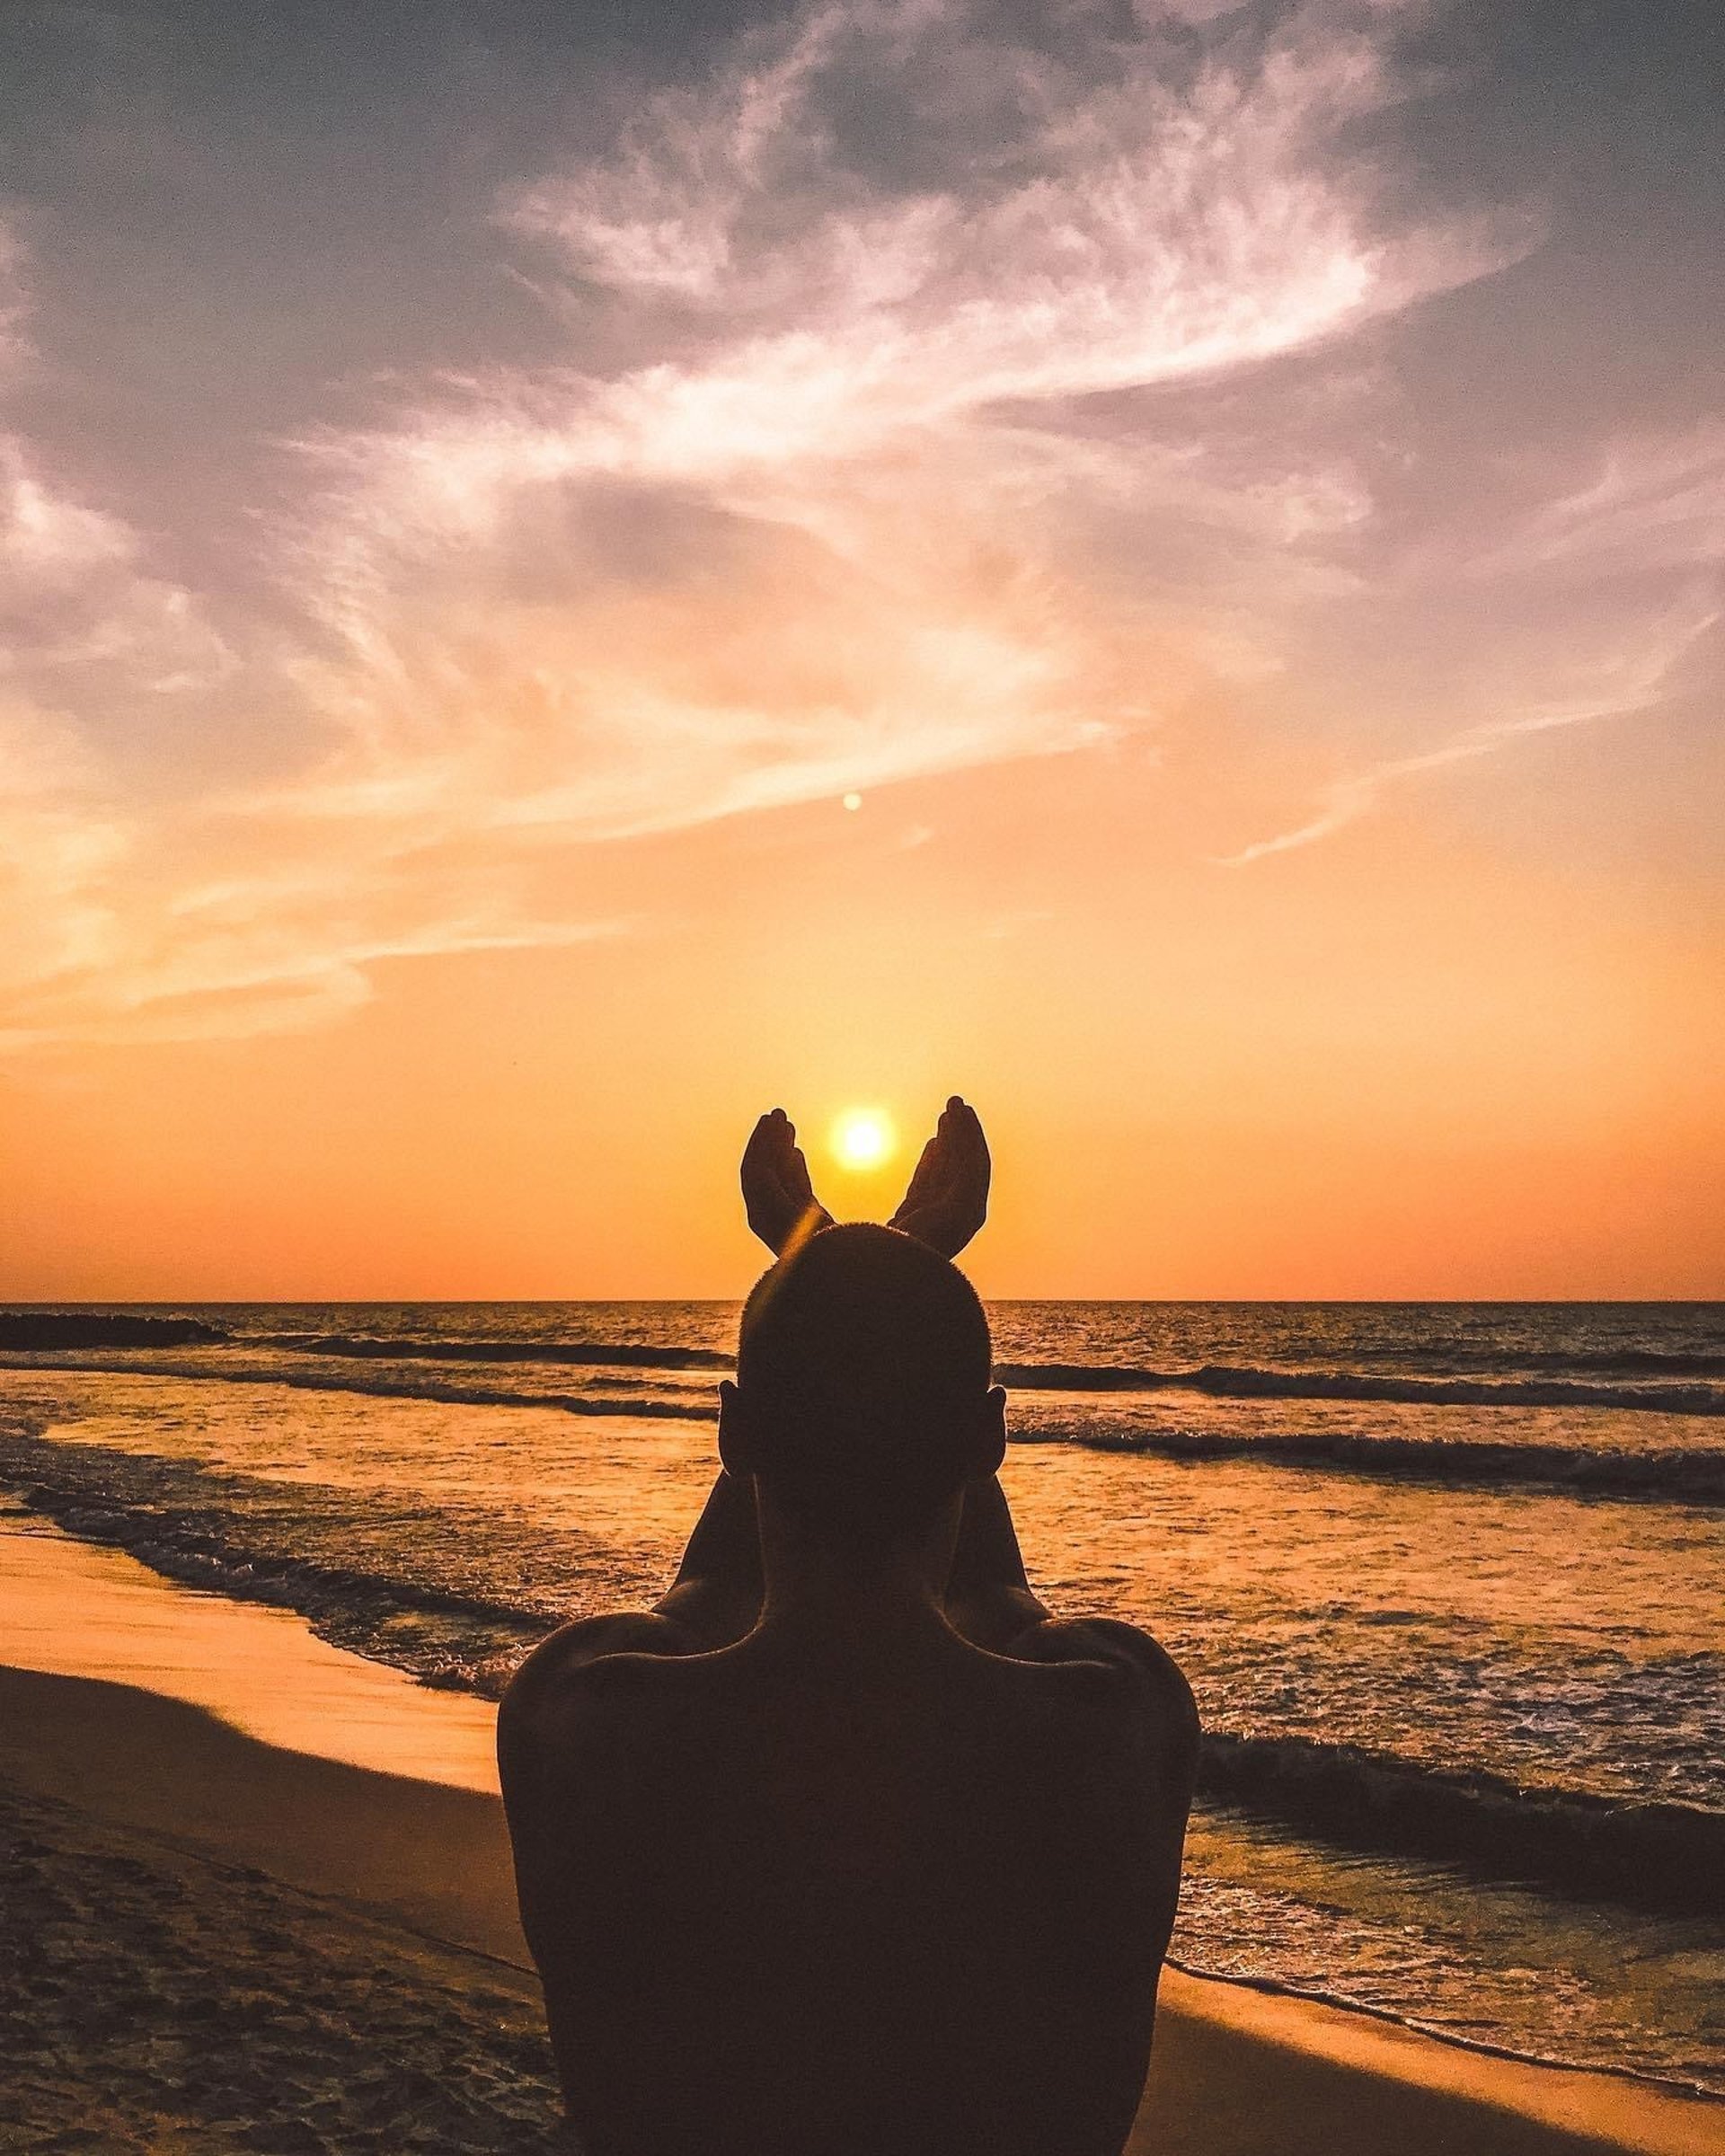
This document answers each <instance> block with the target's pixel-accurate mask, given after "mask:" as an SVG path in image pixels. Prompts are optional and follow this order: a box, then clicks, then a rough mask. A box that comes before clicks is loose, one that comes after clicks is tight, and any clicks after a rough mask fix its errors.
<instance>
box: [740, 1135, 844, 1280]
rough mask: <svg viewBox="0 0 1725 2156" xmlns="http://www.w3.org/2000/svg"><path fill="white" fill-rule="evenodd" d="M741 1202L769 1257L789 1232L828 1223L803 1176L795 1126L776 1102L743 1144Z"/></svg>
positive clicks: (804, 1168) (810, 1231)
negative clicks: (776, 1106)
mask: <svg viewBox="0 0 1725 2156" xmlns="http://www.w3.org/2000/svg"><path fill="white" fill-rule="evenodd" d="M743 1207H744V1210H745V1211H746V1212H747V1215H748V1224H749V1226H750V1227H751V1228H753V1229H754V1231H755V1233H756V1234H757V1235H758V1236H759V1237H760V1239H761V1241H763V1242H764V1243H765V1245H766V1247H767V1249H768V1250H771V1251H772V1253H773V1255H774V1257H775V1258H777V1257H779V1256H780V1255H781V1254H782V1253H783V1250H784V1247H785V1245H786V1244H787V1243H788V1242H790V1241H791V1240H792V1237H793V1236H795V1235H797V1234H799V1233H801V1234H802V1235H805V1236H807V1235H812V1234H813V1233H815V1231H816V1229H818V1228H830V1227H831V1226H832V1224H833V1216H832V1215H831V1214H830V1213H829V1212H828V1211H827V1208H826V1206H823V1205H822V1204H821V1203H820V1201H819V1199H818V1198H817V1197H816V1196H815V1191H814V1186H813V1184H812V1183H811V1182H810V1181H809V1163H808V1162H807V1161H805V1160H804V1159H803V1157H802V1149H801V1146H799V1144H797V1127H796V1125H795V1124H794V1123H792V1120H791V1118H790V1117H789V1116H787V1115H786V1114H785V1112H784V1110H783V1109H782V1108H775V1109H773V1111H772V1112H771V1114H769V1115H765V1116H763V1117H762V1118H761V1119H760V1121H759V1122H758V1123H757V1124H756V1126H755V1127H754V1129H753V1130H752V1131H751V1132H750V1134H749V1139H748V1144H747V1145H745V1146H744V1148H743Z"/></svg>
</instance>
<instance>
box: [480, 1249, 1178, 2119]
mask: <svg viewBox="0 0 1725 2156" xmlns="http://www.w3.org/2000/svg"><path fill="white" fill-rule="evenodd" d="M973 1311H974V1322H971V1313H972V1312H973ZM835 1312H836V1315H835ZM859 1313H860V1314H859ZM918 1313H922V1316H924V1317H927V1318H928V1319H929V1322H928V1323H927V1324H923V1323H922V1322H921V1319H920V1318H919V1314H918ZM931 1313H932V1314H931ZM955 1313H956V1320H957V1333H958V1334H959V1335H963V1334H965V1333H966V1329H967V1326H969V1336H968V1337H966V1338H960V1339H957V1350H956V1354H955V1352H954V1338H955V1336H954V1326H953V1320H954V1316H955ZM907 1324H908V1327H909V1331H910V1333H911V1334H912V1335H918V1334H920V1337H919V1338H910V1339H907V1338H906V1327H907ZM859 1326H860V1327H861V1330H860V1331H859V1330H858V1328H859ZM835 1328H836V1330H835ZM978 1329H980V1330H979V1331H978ZM889 1341H892V1342H897V1343H898V1350H897V1352H895V1353H893V1354H892V1355H890V1356H888V1357H887V1358H886V1363H885V1364H884V1365H883V1364H882V1362H881V1358H880V1355H879V1353H878V1350H879V1348H880V1346H881V1345H882V1344H883V1343H886V1342H889ZM986 1355H987V1349H986V1327H985V1326H983V1325H982V1321H981V1313H980V1310H979V1307H976V1306H975V1305H974V1297H971V1296H970V1295H969V1289H968V1287H966V1286H965V1285H964V1284H963V1282H962V1280H961V1279H960V1276H958V1275H957V1274H955V1273H953V1272H952V1270H951V1267H950V1266H946V1265H944V1263H943V1262H942V1259H939V1258H935V1257H931V1255H930V1254H929V1252H928V1251H926V1250H922V1249H921V1248H919V1247H918V1246H917V1245H916V1244H915V1243H912V1242H910V1241H907V1239H906V1238H905V1237H903V1236H897V1235H893V1234H892V1233H890V1232H889V1231H887V1230H881V1229H873V1230H868V1229H862V1230H852V1229H844V1230H833V1231H829V1232H828V1233H823V1234H821V1235H819V1236H818V1237H817V1238H816V1239H815V1240H814V1241H812V1242H810V1243H809V1245H808V1247H807V1248H806V1249H805V1250H802V1251H801V1253H800V1254H798V1255H797V1256H796V1257H795V1258H794V1259H792V1260H791V1261H790V1264H789V1265H788V1266H787V1265H783V1264H782V1265H781V1267H779V1268H775V1272H774V1274H772V1275H769V1276H768V1277H767V1281H766V1282H765V1283H764V1284H763V1289H762V1290H757V1293H756V1299H755V1300H754V1301H753V1302H752V1303H751V1316H750V1319H749V1320H746V1323H745V1337H744V1344H743V1349H742V1353H741V1355H740V1356H739V1387H738V1388H737V1390H735V1391H731V1390H730V1388H727V1389H726V1392H727V1397H726V1401H725V1410H724V1415H723V1418H722V1420H721V1448H722V1450H723V1452H724V1454H725V1458H726V1461H727V1464H728V1466H729V1467H730V1469H731V1470H732V1471H733V1472H732V1473H731V1474H730V1476H728V1477H724V1478H721V1483H720V1485H719V1487H718V1489H716V1490H715V1493H714V1497H713V1499H712V1502H711V1503H710V1505H709V1507H708V1511H707V1514H706V1515H704V1517H703V1524H702V1527H701V1528H700V1529H699V1530H697V1533H696V1536H695V1538H694V1542H692V1543H691V1547H690V1554H689V1558H688V1559H687V1560H686V1563H685V1568H684V1572H683V1574H682V1575H680V1576H679V1582H678V1585H677V1586H676V1587H675V1588H674V1589H673V1590H672V1593H671V1594H670V1595H668V1597H667V1598H666V1601H665V1602H664V1603H663V1604H661V1605H660V1609H659V1613H656V1614H654V1615H651V1616H642V1617H638V1618H626V1617H625V1618H613V1619H598V1620H594V1621H589V1622H588V1623H585V1624H579V1625H574V1626H571V1627H569V1628H568V1629H567V1630H565V1631H563V1632H562V1633H560V1634H558V1635H556V1636H555V1637H554V1638H553V1639H551V1640H549V1641H547V1642H546V1644H545V1646H544V1648H541V1649H540V1650H539V1651H538V1653H537V1654H536V1655H535V1657H533V1658H532V1660H531V1661H530V1662H529V1663H528V1665H527V1666H526V1668H525V1669H524V1671H523V1672H522V1674H521V1676H520V1677H519V1678H518V1679H517V1683H516V1685H515V1686H514V1687H513V1688H512V1690H511V1692H510V1695H509V1700H508V1701H506V1705H505V1710H504V1715H503V1718H502V1722H501V1725H500V1754H501V1759H502V1764H503V1772H504V1786H505V1795H506V1798H507V1799H508V1802H509V1817H510V1825H511V1830H512V1833H514V1836H515V1842H516V1855H517V1874H518V1878H519V1883H520V1888H521V1902H522V1913H523V1919H524V1922H525V1925H526V1931H527V1936H528V1940H529V1943H530V1944H531V1946H532V1948H533V1950H534V1954H535V1959H536V1961H537V1962H538V1964H539V1967H540V1970H541V1974H542V1975H543V1977H544V1987H545V1997H546V2004H547V2010H548V2013H549V2017H550V2021H551V2028H552V2036H553V2043H554V2046H555V2048H556V2053H557V2058H558V2063H559V2067H560V2070H561V2072H562V2078H563V2081H564V2085H565V2089H566V2092H567V2095H568V2099H569V2106H570V2111H571V2117H572V2118H573V2120H574V2121H575V2123H576V2125H577V2126H578V2127H579V2129H580V2130H581V2132H582V2134H583V2136H584V2138H585V2140H586V2143H587V2144H588V2147H589V2149H590V2150H591V2151H592V2152H593V2156H697V2152H699V2156H924V2152H926V2156H984V2152H987V2156H1117V2152H1118V2151H1119V2148H1120V2146H1121V2144H1122V2143H1123V2142H1124V2140H1125V2138H1126V2134H1127V2132H1128V2128H1129V2126H1130V2124H1131V2120H1132V2116H1133V2114H1134V2111H1135V2109H1136V2107H1137V2100H1138V2096H1139V2092H1140V2090H1141V2088H1142V2084H1143V2080H1144V2073H1145V2067H1146V2062H1147V2059H1148V2054H1149V2043H1150V2033H1151V2023H1152V2018H1153V2014H1154V1999H1155V1985H1156V1979H1157V1975H1158V1974H1159V1971H1160V1966H1161V1961H1162V1957H1163V1952H1164V1950H1165V1948H1166V1944H1167V1939H1168V1932H1169V1929H1170V1926H1171V1924H1172V1917H1173V1907H1174V1900H1175V1895H1176V1892H1177V1888H1178V1880H1179V1865H1180V1850H1181V1836H1182V1833H1183V1829H1184V1823H1185V1814H1186V1807H1187V1802H1188V1798H1189V1795H1190V1775H1191V1768H1192V1752H1193V1745H1194V1739H1195V1719H1194V1717H1193V1715H1192V1711H1191V1707H1190V1694H1189V1693H1188V1692H1187V1691H1186V1688H1185V1686H1184V1683H1183V1681H1182V1680H1181V1678H1180V1676H1179V1674H1178V1672H1177V1671H1175V1670H1174V1669H1173V1666H1172V1664H1171V1663H1169V1662H1168V1661H1167V1659H1166V1657H1164V1656H1163V1655H1162V1654H1161V1652H1160V1650H1159V1649H1157V1648H1155V1647H1154V1645H1153V1644H1152V1643H1151V1642H1150V1641H1149V1640H1148V1639H1146V1638H1145V1637H1144V1635H1142V1634H1141V1633H1138V1632H1137V1631H1135V1630H1132V1628H1130V1627H1128V1626H1125V1625H1117V1624H1110V1623H1106V1622H1093V1623H1080V1624H1058V1623H1054V1622H1051V1621H1048V1617H1047V1613H1046V1612H1044V1611H1043V1610H1042V1609H1041V1607H1040V1605H1039V1604H1037V1603H1036V1602H1035V1600H1034V1598H1033V1597H1032V1596H1031V1594H1030V1590H1029V1588H1028V1586H1026V1585H1025V1582H1024V1576H1023V1571H1022V1563H1021V1561H1020V1560H1019V1556H1018V1551H1017V1545H1016V1541H1015V1538H1014V1537H1013V1530H1012V1525H1011V1521H1010V1516H1009V1515H1008V1514H1007V1511H1006V1506H1005V1500H1004V1497H1003V1496H1002V1495H1001V1493H1000V1490H999V1486H998V1483H997V1482H995V1480H994V1479H993V1476H994V1468H995V1465H996V1464H997V1462H998V1458H999V1452H1000V1445H1001V1425H1000V1412H999V1401H1000V1396H999V1395H998V1393H990V1392H988V1391H987V1385H986V1380H987V1368H986ZM949 1364H951V1365H952V1367H951V1369H950V1370H949V1369H948V1365H949ZM811 1373H812V1376H811ZM978 1380H979V1382H978ZM931 1386H932V1388H933V1390H932V1392H931ZM835 1387H836V1388H837V1390H836V1391H835V1390H834V1388H835ZM835 1401H838V1402H839V1403H840V1404H839V1405H838V1406H837V1407H836V1406H835V1404H834V1403H835ZM907 1401H909V1402H910V1403H911V1405H912V1407H913V1409H914V1412H912V1413H910V1414H907V1413H906V1412H904V1410H905V1408H906V1403H907ZM811 1428H814V1429H816V1432H817V1434H816V1435H815V1436H812V1437H811V1436H810V1430H811ZM859 1447H860V1448H862V1451H861V1453H860V1454H859V1449H858V1448H859ZM746 1478H752V1479H753V1481H754V1484H755V1489H756V1492H757V1493H758V1501H759V1512H758V1533H759V1551H760V1556H761V1559H762V1560H764V1565H765V1580H764V1583H763V1582H762V1581H761V1580H759V1579H758V1578H757V1577H755V1576H754V1574H753V1570H752V1567H753V1563H754V1552H753V1549H752V1547H751V1545H752V1544H753V1542H754V1539H755V1529H756V1522H755V1520H754V1519H753V1518H751V1517H749V1516H748V1511H749V1507H748V1503H747V1498H748V1482H747V1480H746ZM955 1545H956V1546H955ZM763 1585H764V1591H765V1592H764V1603H763V1601H762V1598H761V1597H762V1588H763ZM739 1635H740V1636H739Z"/></svg>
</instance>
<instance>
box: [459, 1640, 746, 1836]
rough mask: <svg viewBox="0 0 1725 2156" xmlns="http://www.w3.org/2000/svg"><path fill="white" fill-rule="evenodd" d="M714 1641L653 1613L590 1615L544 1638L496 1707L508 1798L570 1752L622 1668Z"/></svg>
mask: <svg viewBox="0 0 1725 2156" xmlns="http://www.w3.org/2000/svg"><path fill="white" fill-rule="evenodd" d="M706 1645H707V1643H706V1642H705V1641H704V1640H703V1639H701V1638H700V1637H699V1636H698V1635H695V1634H693V1633H691V1632H690V1630H688V1629H687V1628H686V1626H684V1625H682V1624H679V1623H678V1622H677V1621H676V1620H675V1619H674V1618H671V1617H666V1616H661V1615H659V1613H657V1612H654V1611H646V1610H643V1611H641V1612H638V1613H637V1612H630V1613H620V1614H617V1615H615V1616H607V1617H583V1618H579V1619H578V1620H577V1621H575V1622H574V1623H573V1624H566V1625H564V1626H562V1629H561V1630H557V1631H554V1632H553V1633H552V1635H551V1637H550V1638H549V1639H542V1640H541V1641H540V1643H539V1645H538V1646H537V1647H536V1648H534V1650H533V1652H532V1653H531V1654H530V1655H529V1656H528V1657H527V1658H526V1661H525V1662H524V1663H523V1664H522V1665H521V1666H520V1668H519V1669H518V1670H517V1671H516V1673H515V1675H514V1677H513V1678H512V1679H511V1680H510V1683H509V1690H508V1691H507V1692H505V1693H504V1694H503V1698H502V1701H501V1704H500V1706H499V1708H498V1710H497V1756H498V1766H499V1769H500V1772H501V1775H502V1779H503V1790H504V1795H505V1797H506V1798H508V1797H509V1795H510V1792H511V1789H520V1788H521V1787H522V1786H523V1785H524V1784H525V1782H526V1780H528V1779H529V1778H530V1776H531V1775H532V1772H533V1770H534V1768H535V1764H537V1763H540V1762H543V1761H544V1760H545V1759H546V1758H548V1757H552V1758H556V1757H562V1756H565V1755H567V1754H568V1751H569V1749H570V1746H571V1744H572V1743H573V1742H575V1740H576V1739H577V1737H578V1736H579V1734H580V1732H581V1729H582V1727H583V1726H584V1725H587V1724H590V1722H591V1720H592V1719H593V1715H594V1711H595V1710H596V1708H597V1707H598V1706H599V1704H600V1703H601V1702H602V1701H603V1700H604V1698H605V1697H606V1693H607V1692H609V1691H611V1690H612V1689H614V1684H613V1683H612V1681H611V1680H613V1679H614V1678H615V1674H618V1672H619V1668H620V1666H621V1665H623V1664H624V1663H625V1662H627V1663H632V1664H634V1665H636V1666H640V1664H641V1661H642V1660H643V1659H645V1660H647V1661H649V1662H662V1661H664V1660H667V1659H680V1658H683V1657H687V1656H690V1655H694V1654H700V1653H702V1652H703V1651H706Z"/></svg>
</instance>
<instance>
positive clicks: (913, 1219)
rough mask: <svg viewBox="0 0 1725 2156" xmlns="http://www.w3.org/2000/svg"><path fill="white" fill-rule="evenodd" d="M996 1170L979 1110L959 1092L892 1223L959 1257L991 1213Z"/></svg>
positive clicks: (944, 1253) (926, 1147) (945, 1254)
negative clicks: (990, 1194)
mask: <svg viewBox="0 0 1725 2156" xmlns="http://www.w3.org/2000/svg"><path fill="white" fill-rule="evenodd" d="M991 1173H992V1164H991V1162H990V1161H989V1158H988V1141H987V1139H986V1138H985V1137H984V1136H983V1135H982V1124H981V1121H980V1120H979V1118H977V1111H976V1109H974V1108H971V1107H969V1105H968V1104H967V1103H966V1102H965V1101H964V1100H960V1097H959V1095H958V1094H957V1093H954V1094H953V1096H952V1098H951V1100H949V1101H948V1102H947V1104H946V1107H945V1109H943V1110H942V1115H941V1119H940V1121H939V1123H938V1124H937V1125H936V1126H935V1129H934V1135H933V1137H932V1138H931V1139H930V1140H929V1141H928V1144H926V1145H924V1148H923V1157H922V1159H921V1160H920V1161H918V1162H917V1163H916V1174H915V1175H913V1176H912V1177H911V1179H910V1188H909V1189H908V1190H907V1191H906V1193H905V1200H904V1203H903V1204H902V1205H901V1206H899V1208H898V1211H897V1212H896V1213H895V1214H894V1215H893V1216H892V1218H891V1219H890V1220H889V1222H888V1223H887V1225H888V1226H889V1227H893V1228H902V1229H903V1230H904V1232H905V1233H906V1234H907V1235H914V1236H916V1240H917V1241H919V1242H925V1243H927V1244H928V1246H929V1248H930V1249H931V1250H938V1251H939V1252H940V1253H941V1255H942V1258H956V1257H957V1256H958V1254H959V1252H960V1250H962V1249H963V1248H964V1246H965V1244H966V1243H967V1242H969V1240H970V1238H971V1237H972V1236H973V1235H974V1234H975V1233H976V1232H977V1229H978V1228H979V1227H980V1226H981V1225H982V1224H983V1222H984V1221H985V1220H986V1218H987V1216H988V1179H989V1176H990V1174H991Z"/></svg>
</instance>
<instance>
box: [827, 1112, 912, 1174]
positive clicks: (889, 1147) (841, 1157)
mask: <svg viewBox="0 0 1725 2156" xmlns="http://www.w3.org/2000/svg"><path fill="white" fill-rule="evenodd" d="M832 1143H833V1157H834V1159H835V1160H836V1161H837V1162H838V1164H839V1166H840V1167H841V1168H854V1169H858V1170H862V1169H869V1168H879V1167H880V1165H881V1164H882V1163H883V1162H886V1161H889V1160H890V1159H891V1158H892V1155H893V1153H895V1152H896V1151H897V1150H898V1132H897V1131H896V1130H895V1129H894V1128H893V1127H892V1118H890V1117H889V1116H887V1115H884V1114H883V1113H882V1112H881V1110H880V1109H878V1108H847V1109H845V1113H844V1114H843V1115H842V1116H841V1117H840V1118H838V1120H837V1122H836V1123H835V1124H834V1126H833V1140H832Z"/></svg>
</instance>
